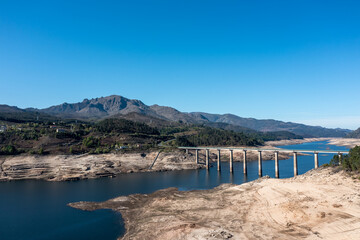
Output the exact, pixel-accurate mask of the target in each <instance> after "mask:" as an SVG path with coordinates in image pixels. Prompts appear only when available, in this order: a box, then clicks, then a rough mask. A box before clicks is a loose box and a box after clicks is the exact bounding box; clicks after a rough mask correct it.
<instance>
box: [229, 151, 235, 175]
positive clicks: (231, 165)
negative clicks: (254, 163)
mask: <svg viewBox="0 0 360 240" xmlns="http://www.w3.org/2000/svg"><path fill="white" fill-rule="evenodd" d="M229 151H230V172H231V173H232V172H233V170H234V169H233V161H234V159H233V150H229Z"/></svg>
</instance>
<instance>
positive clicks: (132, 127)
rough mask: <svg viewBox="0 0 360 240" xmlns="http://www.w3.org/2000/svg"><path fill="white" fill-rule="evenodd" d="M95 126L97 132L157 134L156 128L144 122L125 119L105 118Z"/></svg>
mask: <svg viewBox="0 0 360 240" xmlns="http://www.w3.org/2000/svg"><path fill="white" fill-rule="evenodd" d="M96 128H97V130H98V131H99V132H103V133H110V132H117V133H140V134H148V135H159V134H160V133H159V131H158V130H157V129H156V128H152V127H150V126H148V125H146V124H144V123H137V122H133V121H129V120H126V119H116V118H111V119H105V120H103V121H101V122H99V123H97V124H96Z"/></svg>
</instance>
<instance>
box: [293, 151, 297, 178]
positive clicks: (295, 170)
mask: <svg viewBox="0 0 360 240" xmlns="http://www.w3.org/2000/svg"><path fill="white" fill-rule="evenodd" d="M297 175H298V166H297V152H294V176H297Z"/></svg>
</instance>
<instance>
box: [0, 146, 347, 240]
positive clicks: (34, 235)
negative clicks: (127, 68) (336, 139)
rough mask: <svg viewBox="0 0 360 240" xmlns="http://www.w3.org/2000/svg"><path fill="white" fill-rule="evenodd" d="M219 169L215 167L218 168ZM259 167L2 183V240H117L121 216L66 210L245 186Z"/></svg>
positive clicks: (310, 162) (322, 157) (285, 170)
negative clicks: (163, 192) (159, 193)
mask: <svg viewBox="0 0 360 240" xmlns="http://www.w3.org/2000/svg"><path fill="white" fill-rule="evenodd" d="M281 148H285V149H302V150H304V149H316V150H326V149H327V150H328V148H330V149H331V150H348V149H347V148H345V147H339V146H334V145H327V143H326V142H312V143H304V144H299V145H290V146H281ZM331 157H332V155H327V154H319V163H320V165H321V164H324V163H328V162H329V161H330V159H331ZM274 165H275V163H274V161H263V175H269V176H270V177H274V176H275V173H274ZM214 166H215V165H214ZM313 167H314V157H313V156H312V155H311V156H298V172H299V174H302V173H305V172H306V171H308V170H310V169H312V168H313ZM279 169H280V177H281V178H288V177H292V176H293V160H292V158H290V159H288V160H281V161H280V162H279ZM257 173H258V170H257V162H256V161H254V162H249V163H248V175H247V176H244V175H243V173H242V163H241V162H235V163H234V172H233V174H230V173H229V164H228V163H226V162H223V163H222V171H221V173H220V174H219V173H218V172H217V170H216V167H215V168H211V169H210V170H209V171H206V170H205V169H201V170H185V171H173V172H155V173H132V174H122V175H119V176H117V177H115V178H102V179H92V180H81V181H75V182H45V181H38V180H26V181H13V182H1V183H0V239H1V240H7V239H9V240H10V239H14V240H15V239H16V240H18V239H19V240H20V239H59V240H60V239H77V240H80V239H87V240H89V239H104V240H107V239H109V240H114V239H116V238H117V237H118V236H120V235H122V234H123V233H124V231H125V229H124V225H123V221H122V218H121V215H120V214H118V213H115V212H113V211H111V210H98V211H94V212H86V211H81V210H76V209H73V208H70V207H68V206H66V204H67V203H70V202H76V201H104V200H108V199H110V198H113V197H117V196H120V195H129V194H133V193H151V192H154V191H156V190H159V189H163V188H168V187H178V188H179V189H180V190H193V189H209V188H214V187H216V186H218V185H220V184H222V183H235V184H241V183H244V182H247V181H252V180H255V179H257V178H258V175H257Z"/></svg>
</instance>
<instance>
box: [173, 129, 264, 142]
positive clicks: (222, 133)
mask: <svg viewBox="0 0 360 240" xmlns="http://www.w3.org/2000/svg"><path fill="white" fill-rule="evenodd" d="M263 142H264V141H263V140H262V139H261V138H257V137H254V136H251V134H246V133H241V132H240V133H236V132H233V131H227V130H222V129H214V128H209V127H206V128H203V129H201V130H200V131H199V132H198V133H197V134H196V135H192V136H180V137H177V138H176V141H175V143H174V145H177V146H255V145H261V144H263Z"/></svg>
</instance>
